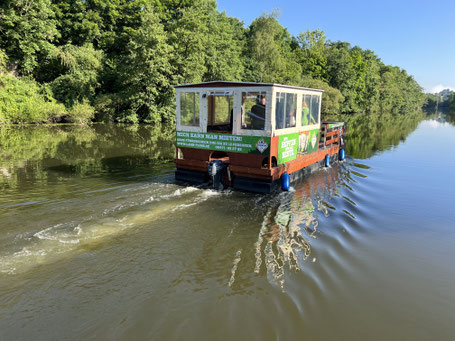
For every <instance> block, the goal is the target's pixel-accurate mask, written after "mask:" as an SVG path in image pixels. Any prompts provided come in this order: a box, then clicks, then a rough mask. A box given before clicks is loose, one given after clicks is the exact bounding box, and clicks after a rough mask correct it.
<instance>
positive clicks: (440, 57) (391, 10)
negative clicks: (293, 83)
mask: <svg viewBox="0 0 455 341" xmlns="http://www.w3.org/2000/svg"><path fill="white" fill-rule="evenodd" d="M218 9H219V10H220V11H225V12H226V14H227V15H229V16H232V17H237V18H239V19H240V20H242V21H243V22H244V23H245V25H249V24H250V23H251V21H253V20H254V19H255V18H257V17H258V16H260V15H261V14H262V13H264V12H271V11H272V10H274V9H279V10H280V17H279V19H278V20H279V22H280V23H281V25H283V26H284V27H286V28H287V29H288V30H289V32H290V33H291V34H292V35H297V34H298V33H299V32H304V31H306V30H307V29H310V30H314V29H316V28H319V29H322V30H324V31H325V33H326V36H327V38H328V39H329V40H333V41H337V40H342V41H347V42H349V43H351V45H353V46H354V45H358V46H360V47H361V48H363V49H370V50H373V51H374V52H375V53H376V54H377V55H378V56H379V57H380V58H381V59H382V61H383V62H384V63H386V64H390V65H394V66H399V67H401V68H403V69H406V70H407V71H408V73H409V74H411V75H413V76H414V78H415V79H416V80H417V82H418V83H419V84H420V85H421V86H422V87H423V88H424V90H425V91H427V92H433V91H435V90H437V91H440V90H442V89H443V88H451V89H453V90H455V1H447V0H433V1H430V0H428V1H422V0H414V1H410V0H395V1H390V0H384V1H368V0H364V1H354V0H345V1H335V0H325V1H307V0H301V1H297V0H289V1H276V0H261V1H258V0H249V1H245V0H243V1H240V0H218Z"/></svg>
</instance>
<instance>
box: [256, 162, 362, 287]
mask: <svg viewBox="0 0 455 341" xmlns="http://www.w3.org/2000/svg"><path fill="white" fill-rule="evenodd" d="M348 167H349V166H348V165H347V164H345V163H341V164H335V165H333V166H332V167H331V168H328V169H323V170H319V171H317V172H315V173H313V174H312V175H311V176H310V177H308V178H306V179H305V180H304V181H302V182H300V183H298V184H296V185H295V187H294V189H293V191H291V192H288V193H281V194H280V195H279V197H278V199H277V200H276V201H274V204H272V205H271V207H270V208H269V209H268V211H267V213H266V215H265V217H264V221H263V224H262V227H261V230H260V232H259V236H258V240H257V242H256V244H255V257H256V264H255V269H254V272H255V273H257V274H259V273H260V271H261V266H262V264H263V263H264V265H265V268H266V272H267V278H268V280H269V282H270V283H271V284H273V285H276V286H278V287H279V288H280V289H281V290H283V291H284V290H285V271H287V270H288V271H299V270H301V269H302V268H303V262H305V261H307V260H308V259H309V258H310V260H311V262H316V261H317V259H316V257H311V253H312V248H311V240H312V239H317V238H318V237H319V235H320V233H321V231H320V228H319V219H318V212H320V213H322V214H323V215H324V216H325V217H328V216H329V214H330V213H329V212H330V211H331V210H333V211H334V210H336V207H335V206H333V205H332V204H331V203H330V202H331V199H332V197H334V196H340V194H339V192H340V189H339V188H340V185H341V184H342V183H344V182H345V181H347V182H349V181H350V180H349V177H350V172H351V171H350V170H349V168H348ZM348 200H349V201H350V202H351V203H353V204H355V203H354V201H353V200H352V199H348ZM346 214H348V215H349V216H351V217H353V215H352V214H350V213H349V212H347V211H346Z"/></svg>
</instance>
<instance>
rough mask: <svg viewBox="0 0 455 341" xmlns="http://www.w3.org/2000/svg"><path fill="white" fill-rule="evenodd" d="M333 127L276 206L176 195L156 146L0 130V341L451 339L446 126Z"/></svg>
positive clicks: (423, 121) (420, 121) (125, 132)
mask: <svg viewBox="0 0 455 341" xmlns="http://www.w3.org/2000/svg"><path fill="white" fill-rule="evenodd" d="M347 121H348V127H349V131H348V136H347V141H348V142H347V143H348V145H347V154H348V158H347V160H346V161H345V162H343V163H340V164H336V165H334V166H332V167H331V168H329V169H321V170H319V171H316V172H314V173H312V174H311V175H310V176H309V177H308V178H306V179H305V180H303V181H302V182H300V183H298V184H294V186H293V190H292V191H290V192H283V193H278V194H275V195H258V194H250V193H242V192H235V191H224V192H215V191H212V190H210V189H205V188H200V187H196V186H190V185H188V186H185V185H183V184H179V183H176V182H175V181H174V179H173V172H174V166H173V163H172V161H170V158H172V156H173V153H174V139H175V136H174V133H173V132H172V130H170V129H165V128H161V127H147V126H115V125H103V124H99V125H94V126H91V127H77V126H71V125H68V126H65V125H63V126H37V127H8V126H3V127H0V148H1V149H0V157H1V160H0V190H1V196H0V340H19V339H24V340H25V339H34V340H64V339H71V340H126V339H131V340H135V339H153V340H181V339H185V340H296V339H302V340H334V339H340V340H429V339H435V340H453V333H454V317H455V267H454V266H453V259H455V216H454V213H453V212H454V211H453V202H452V200H453V199H454V183H453V178H454V169H455V159H454V158H453V157H452V154H453V152H452V150H453V147H452V145H455V126H453V125H451V124H449V123H447V122H445V121H444V120H443V119H442V118H434V117H433V118H420V117H417V116H415V117H412V118H409V119H405V120H402V119H400V120H397V119H387V118H385V119H378V120H374V119H371V118H367V119H365V117H359V116H352V117H349V118H348V119H347Z"/></svg>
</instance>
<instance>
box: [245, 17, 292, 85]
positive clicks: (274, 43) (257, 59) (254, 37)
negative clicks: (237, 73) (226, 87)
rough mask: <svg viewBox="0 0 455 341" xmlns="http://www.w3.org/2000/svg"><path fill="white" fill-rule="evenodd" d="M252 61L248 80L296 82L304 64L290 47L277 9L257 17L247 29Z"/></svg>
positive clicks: (288, 37)
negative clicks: (278, 18)
mask: <svg viewBox="0 0 455 341" xmlns="http://www.w3.org/2000/svg"><path fill="white" fill-rule="evenodd" d="M247 37H248V38H247V41H248V51H247V55H246V57H247V58H249V59H250V61H249V65H248V68H249V70H248V71H249V72H248V75H247V80H249V81H255V82H269V83H285V84H286V83H287V84H296V83H298V81H299V78H300V74H301V67H300V65H299V64H298V63H297V62H296V58H295V55H294V53H293V51H292V49H291V42H292V41H291V37H290V35H289V33H288V31H287V30H286V29H285V28H283V27H282V26H281V25H280V24H279V23H278V21H277V13H272V14H268V15H267V14H264V15H262V16H261V17H259V18H257V19H255V20H254V21H253V22H252V23H251V25H250V27H249V29H248V32H247Z"/></svg>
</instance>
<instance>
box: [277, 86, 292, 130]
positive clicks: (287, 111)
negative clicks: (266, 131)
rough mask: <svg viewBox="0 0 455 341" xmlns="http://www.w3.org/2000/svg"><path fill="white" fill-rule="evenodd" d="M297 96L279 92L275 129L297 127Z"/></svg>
mask: <svg viewBox="0 0 455 341" xmlns="http://www.w3.org/2000/svg"><path fill="white" fill-rule="evenodd" d="M296 116H297V94H292V93H286V92H277V93H276V102H275V129H284V128H292V127H295V126H296Z"/></svg>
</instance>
